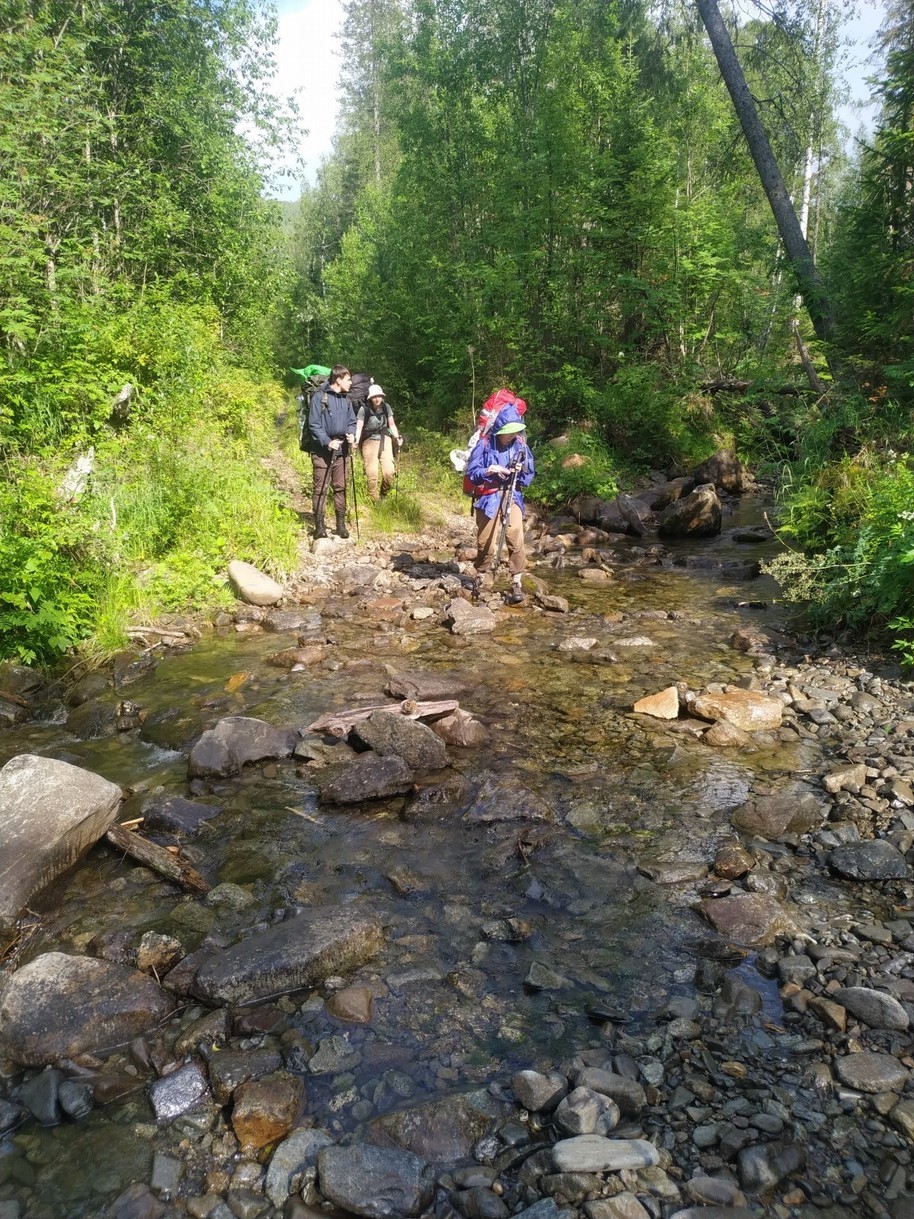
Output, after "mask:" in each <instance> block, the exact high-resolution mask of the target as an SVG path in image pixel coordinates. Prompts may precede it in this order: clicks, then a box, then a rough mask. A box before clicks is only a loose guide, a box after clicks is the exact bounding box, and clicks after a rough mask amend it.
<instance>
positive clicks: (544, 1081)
mask: <svg viewBox="0 0 914 1219" xmlns="http://www.w3.org/2000/svg"><path fill="white" fill-rule="evenodd" d="M511 1089H512V1091H513V1092H514V1095H515V1096H516V1097H517V1102H518V1104H519V1105H522V1106H523V1108H524V1109H529V1111H530V1112H531V1113H541V1112H543V1113H549V1112H551V1111H552V1110H553V1109H554V1108H555V1107H556V1105H557V1104H558V1103H559V1101H560V1100H561V1099H562V1097H564V1096H565V1095H566V1094H567V1092H568V1081H567V1080H566V1079H565V1076H564V1075H561V1074H560V1073H559V1072H558V1071H553V1072H551V1073H550V1074H549V1075H543V1074H542V1073H541V1072H540V1071H518V1072H517V1074H516V1075H515V1076H514V1078H513V1079H512V1080H511Z"/></svg>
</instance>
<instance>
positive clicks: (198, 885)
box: [105, 825, 209, 893]
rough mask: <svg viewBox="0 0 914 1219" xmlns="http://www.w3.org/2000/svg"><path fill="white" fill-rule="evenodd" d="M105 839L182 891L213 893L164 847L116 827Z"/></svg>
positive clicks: (192, 870)
mask: <svg viewBox="0 0 914 1219" xmlns="http://www.w3.org/2000/svg"><path fill="white" fill-rule="evenodd" d="M105 838H106V840H107V841H108V842H110V843H111V845H112V846H113V847H116V848H117V850H118V851H123V852H124V854H125V855H129V856H130V858H131V859H135V860H136V861H137V862H138V863H142V864H145V865H146V867H147V868H152V869H153V871H155V872H158V873H159V874H160V875H161V876H164V877H165V878H166V880H170V881H173V882H174V883H175V884H176V885H180V886H181V888H182V889H190V890H191V892H193V893H208V892H209V885H208V884H207V883H206V881H205V880H204V879H203V877H202V876H201V875H200V873H199V872H198V871H197V870H196V869H195V868H192V867H191V866H190V864H189V863H185V862H184V861H183V860H182V859H180V858H179V857H178V856H177V855H172V853H171V852H170V851H166V850H165V848H164V847H160V846H156V844H155V843H154V842H150V841H149V840H148V838H143V837H141V836H140V835H139V834H136V833H134V832H133V831H132V830H125V829H124V828H123V827H122V826H120V825H113V826H112V827H111V829H110V830H109V831H108V833H107V834H106V835H105Z"/></svg>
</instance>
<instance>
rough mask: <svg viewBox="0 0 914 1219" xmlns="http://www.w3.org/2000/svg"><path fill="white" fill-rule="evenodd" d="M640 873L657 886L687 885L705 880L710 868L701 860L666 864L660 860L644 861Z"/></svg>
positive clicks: (640, 866) (639, 868)
mask: <svg viewBox="0 0 914 1219" xmlns="http://www.w3.org/2000/svg"><path fill="white" fill-rule="evenodd" d="M638 871H639V872H640V873H641V875H642V876H647V877H648V878H649V879H650V880H652V881H653V882H654V884H657V885H687V884H690V883H691V882H693V881H696V880H705V879H706V878H707V875H708V866H707V864H705V863H703V862H702V861H701V860H680V861H679V862H678V863H677V862H672V863H666V862H662V861H659V860H642V861H641V863H639V864H638Z"/></svg>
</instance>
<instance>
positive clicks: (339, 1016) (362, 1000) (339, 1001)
mask: <svg viewBox="0 0 914 1219" xmlns="http://www.w3.org/2000/svg"><path fill="white" fill-rule="evenodd" d="M326 1006H327V1012H328V1014H329V1015H331V1016H333V1017H334V1019H336V1020H345V1021H347V1022H348V1023H350V1024H369V1023H370V1022H371V991H370V990H369V989H368V987H367V986H346V987H344V988H343V989H342V990H338V991H334V993H333V994H332V995H331V996H330V998H329V999H328V1000H327V1004H326Z"/></svg>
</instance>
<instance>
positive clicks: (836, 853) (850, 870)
mask: <svg viewBox="0 0 914 1219" xmlns="http://www.w3.org/2000/svg"><path fill="white" fill-rule="evenodd" d="M828 864H829V867H830V868H831V869H832V871H834V872H837V873H838V875H839V876H844V877H846V878H847V879H848V880H903V879H905V878H906V877H907V876H908V875H909V871H908V865H907V863H906V862H905V857H904V855H902V853H901V852H900V851H899V850H898V848H897V847H893V846H892V844H891V843H890V842H886V841H885V840H884V839H882V838H876V839H872V840H870V841H867V842H846V843H844V844H843V845H842V846H838V847H835V849H834V850H833V851H832V852H831V854H830V855H829V857H828Z"/></svg>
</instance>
